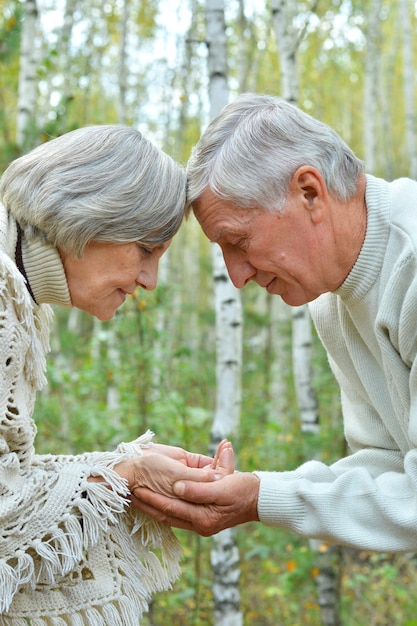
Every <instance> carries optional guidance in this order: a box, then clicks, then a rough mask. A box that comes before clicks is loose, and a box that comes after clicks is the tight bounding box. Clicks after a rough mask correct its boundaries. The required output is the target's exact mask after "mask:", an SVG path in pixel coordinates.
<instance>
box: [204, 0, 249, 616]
mask: <svg viewBox="0 0 417 626" xmlns="http://www.w3.org/2000/svg"><path fill="white" fill-rule="evenodd" d="M205 8H206V30H207V35H206V36H207V46H208V60H207V63H208V73H209V98H210V117H211V118H212V117H214V116H215V115H216V114H217V113H218V112H219V111H220V109H221V108H223V106H224V105H226V104H227V102H228V98H229V89H228V84H227V50H226V26H225V19H224V1H223V0H206V5H205ZM213 276H214V297H215V309H216V348H217V350H216V352H217V356H216V359H217V363H216V379H217V396H216V409H215V415H214V421H213V426H212V433H211V445H212V447H213V449H214V448H215V447H216V446H217V444H218V443H219V442H220V441H221V440H222V439H223V438H225V437H230V435H231V434H236V433H237V427H238V423H239V415H240V403H241V367H242V305H241V299H240V293H239V291H238V290H237V289H235V287H234V286H233V284H232V282H231V280H230V278H229V276H228V273H227V270H226V266H225V263H224V260H223V256H222V254H221V251H220V248H219V247H218V246H213ZM211 562H212V566H213V573H214V583H213V596H214V623H215V624H216V625H217V626H241V624H242V623H243V622H242V613H241V612H240V590H239V578H240V567H239V553H238V548H237V545H236V538H235V530H234V529H233V528H232V529H227V530H224V531H222V532H220V533H218V534H217V535H215V536H214V537H213V547H212V549H211Z"/></svg>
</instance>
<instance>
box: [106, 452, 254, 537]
mask: <svg viewBox="0 0 417 626" xmlns="http://www.w3.org/2000/svg"><path fill="white" fill-rule="evenodd" d="M115 469H116V471H118V473H119V474H120V475H121V476H122V477H124V478H126V480H127V481H128V484H129V489H130V493H131V498H130V499H131V505H132V506H133V507H135V508H137V509H139V510H140V511H142V512H143V513H145V514H146V515H149V516H150V517H152V518H154V519H156V520H157V521H159V522H163V523H165V524H167V525H169V526H174V527H176V528H183V529H186V530H192V531H194V532H196V533H198V534H200V535H202V536H210V535H213V534H215V533H217V532H219V531H220V530H223V529H225V528H230V527H232V526H236V525H237V524H241V523H244V522H249V521H256V520H258V519H259V518H258V513H257V502H258V491H259V478H258V477H257V476H256V475H255V474H252V473H249V472H237V471H235V463H234V451H233V447H232V444H231V443H230V442H229V441H227V440H224V441H222V442H221V443H220V444H219V446H218V448H217V450H216V453H215V455H214V458H211V457H209V456H205V455H201V454H195V453H192V452H188V451H186V450H183V449H182V448H178V447H175V446H167V445H164V444H151V445H150V446H149V448H145V449H144V450H143V454H142V455H141V456H140V457H137V458H135V459H134V461H133V462H131V461H123V462H122V463H120V464H118V465H117V466H116V467H115Z"/></svg>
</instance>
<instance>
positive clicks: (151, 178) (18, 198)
mask: <svg viewBox="0 0 417 626" xmlns="http://www.w3.org/2000/svg"><path fill="white" fill-rule="evenodd" d="M185 192H186V178H185V172H184V170H183V168H182V167H181V166H180V165H178V164H177V163H175V161H174V160H173V159H171V157H169V156H168V155H167V154H165V153H164V152H163V151H161V150H159V149H158V148H157V147H156V146H154V145H153V144H152V143H151V142H150V141H148V140H147V139H145V138H144V137H143V136H142V134H141V133H140V132H139V131H137V130H135V129H133V128H131V127H129V126H123V125H119V124H114V125H100V126H88V127H85V128H79V129H77V130H73V131H71V132H69V133H66V134H65V135H62V136H61V137H57V138H55V139H52V140H51V141H48V142H47V143H44V144H42V145H40V146H38V147H37V148H35V149H34V150H32V151H31V152H29V153H28V154H26V155H24V156H21V157H19V158H18V159H16V160H15V161H13V162H12V163H11V164H10V165H9V167H8V168H7V169H6V171H5V172H4V174H3V176H2V178H1V180H0V200H2V202H3V203H4V205H5V207H6V208H7V209H8V211H10V213H11V214H12V215H13V216H14V217H15V219H16V220H17V221H18V222H19V224H20V225H21V227H22V228H23V229H24V231H25V235H26V237H28V238H29V239H36V238H37V239H41V240H43V241H46V242H48V243H49V244H51V245H53V246H56V247H60V248H62V249H63V250H64V251H65V252H67V253H70V254H73V255H74V256H77V257H80V256H81V255H82V253H83V250H84V247H85V246H86V244H87V243H88V242H90V241H93V240H94V241H97V242H108V243H130V242H135V241H140V242H143V243H145V244H160V243H163V242H165V241H168V240H169V239H171V238H172V237H173V235H174V234H175V233H176V232H177V230H178V228H179V227H180V225H181V223H182V220H183V216H184V210H185V199H186V198H185Z"/></svg>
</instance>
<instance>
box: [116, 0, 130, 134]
mask: <svg viewBox="0 0 417 626" xmlns="http://www.w3.org/2000/svg"><path fill="white" fill-rule="evenodd" d="M128 23H129V0H123V3H122V7H121V15H120V24H119V33H120V38H119V72H118V82H119V99H118V119H119V123H120V124H125V123H126V118H127V115H126V92H127V85H128V68H127V62H126V48H127V35H128Z"/></svg>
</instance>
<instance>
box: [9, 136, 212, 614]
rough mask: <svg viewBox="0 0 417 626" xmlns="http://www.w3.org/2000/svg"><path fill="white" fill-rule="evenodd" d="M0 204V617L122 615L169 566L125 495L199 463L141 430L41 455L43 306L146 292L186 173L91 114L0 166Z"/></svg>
mask: <svg viewBox="0 0 417 626" xmlns="http://www.w3.org/2000/svg"><path fill="white" fill-rule="evenodd" d="M0 201H1V202H0V367H1V375H0V385H1V393H0V402H1V406H0V491H1V497H0V624H8V625H15V626H20V625H22V624H32V625H36V626H42V625H45V626H46V625H49V626H58V625H62V624H71V625H73V626H81V625H84V626H86V625H87V624H88V625H89V626H102V625H106V626H108V625H112V626H117V625H123V626H129V625H132V626H133V625H134V626H137V624H138V620H139V618H140V615H141V614H142V612H143V611H144V610H146V608H147V603H148V601H149V598H150V594H151V593H152V592H153V591H155V590H159V589H163V588H167V587H169V586H170V584H171V582H172V581H173V580H174V579H175V577H176V576H177V575H178V572H179V569H178V557H179V547H178V544H177V542H176V540H175V537H174V535H173V534H172V533H171V530H170V529H169V528H168V527H166V526H163V525H159V524H158V523H156V522H154V521H151V520H150V519H148V518H145V517H144V516H143V514H142V513H140V512H138V511H136V510H135V509H134V508H133V507H131V506H129V504H130V492H131V491H132V490H133V488H134V487H135V486H138V485H147V486H150V487H151V488H153V489H155V490H158V491H160V492H162V493H163V492H164V484H166V485H167V489H166V491H167V492H169V489H168V483H169V481H174V480H175V468H176V467H178V466H180V465H181V466H182V467H183V466H184V465H189V466H190V467H193V468H195V469H190V471H199V472H203V473H204V472H205V473H207V471H208V470H207V469H203V470H201V469H200V470H197V468H198V467H204V466H205V465H207V464H208V463H209V462H210V461H211V459H209V458H208V457H203V456H199V455H189V454H188V453H186V452H184V451H183V450H180V449H178V448H173V447H170V446H162V445H153V444H150V443H149V441H150V438H151V435H149V434H147V433H146V434H145V435H143V436H142V437H140V438H139V439H138V440H136V441H135V442H133V443H130V444H121V445H120V446H119V447H118V448H117V450H116V451H115V452H91V453H85V454H81V455H77V456H63V455H56V456H52V455H47V456H41V455H38V454H36V452H35V450H34V437H35V432H36V428H35V425H34V423H33V421H32V412H33V405H34V401H35V394H36V391H37V390H38V389H40V388H41V387H42V386H43V385H44V383H45V354H46V352H47V349H48V336H49V323H50V319H51V308H50V307H49V304H55V305H62V306H64V307H71V306H74V307H77V308H79V309H81V310H83V311H86V312H88V313H91V314H92V315H94V316H96V317H97V318H98V319H100V320H109V319H110V318H111V317H112V316H113V315H114V313H115V311H116V309H117V308H118V307H119V306H120V305H121V304H122V303H123V302H124V300H125V298H126V295H127V294H131V293H133V292H134V291H135V289H136V287H137V286H138V285H139V286H140V287H143V288H144V289H154V288H155V285H156V279H157V268H158V261H159V258H160V257H161V255H162V254H163V253H164V252H165V250H166V249H167V248H168V246H169V243H170V240H171V238H172V237H173V235H174V234H175V232H176V231H177V229H178V228H179V226H180V224H181V222H182V219H183V212H184V204H185V176H184V173H183V170H182V168H181V167H180V166H179V165H177V164H176V163H175V162H174V161H173V160H172V159H171V158H170V157H168V156H167V155H166V154H164V153H163V152H161V151H160V150H158V149H157V148H156V147H155V146H153V145H152V144H151V143H150V142H149V141H147V140H146V139H145V138H144V137H143V136H142V135H141V134H140V133H139V132H138V131H136V130H134V129H132V128H129V127H124V126H119V125H114V126H113V125H106V126H91V127H88V128H83V129H78V130H75V131H73V132H70V133H68V134H66V135H63V136H62V137H59V138H57V139H54V140H52V141H50V142H48V143H46V144H44V145H42V146H40V147H38V148H36V149H34V150H33V151H32V152H30V153H29V154H27V155H25V156H22V157H20V158H19V159H17V160H16V161H14V162H13V163H11V165H10V166H9V167H8V169H7V170H6V171H5V173H4V174H3V176H2V178H1V181H0ZM155 548H156V549H158V551H159V552H160V554H161V557H160V560H159V559H158V558H157V556H156V555H155V554H154V553H153V550H154V549H155Z"/></svg>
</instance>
